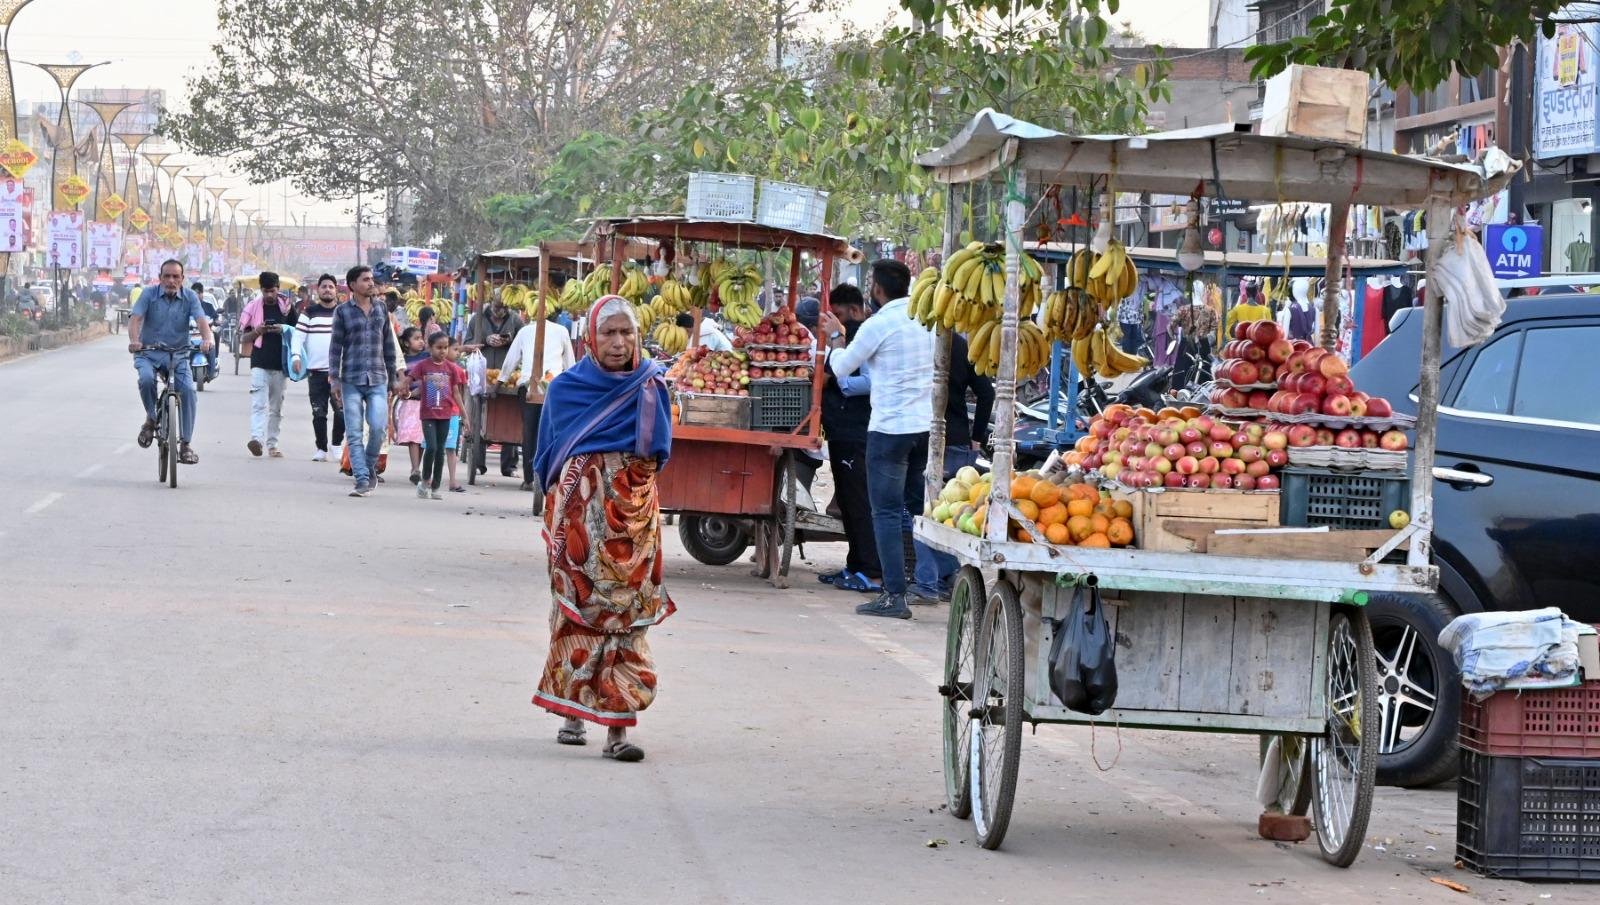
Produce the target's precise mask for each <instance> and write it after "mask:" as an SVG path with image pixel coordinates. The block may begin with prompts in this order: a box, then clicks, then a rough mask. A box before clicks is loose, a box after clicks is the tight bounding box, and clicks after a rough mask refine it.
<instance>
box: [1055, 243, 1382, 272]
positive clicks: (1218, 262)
mask: <svg viewBox="0 0 1600 905" xmlns="http://www.w3.org/2000/svg"><path fill="white" fill-rule="evenodd" d="M1024 246H1025V247H1026V248H1027V249H1028V253H1029V254H1031V255H1033V256H1034V258H1035V260H1038V261H1065V260H1066V259H1068V258H1070V257H1071V256H1072V254H1073V252H1076V251H1077V250H1078V249H1079V248H1082V247H1083V246H1082V245H1069V244H1067V243H1064V242H1050V243H1046V244H1043V245H1041V244H1040V243H1038V242H1026V243H1024ZM1128 257H1130V258H1132V259H1133V260H1134V263H1136V264H1138V265H1139V269H1140V270H1153V271H1160V272H1163V273H1171V274H1177V275H1181V274H1183V273H1184V272H1185V271H1184V269H1183V267H1182V266H1180V265H1179V264H1178V250H1177V249H1175V248H1130V249H1128ZM1224 263H1226V264H1227V268H1228V274H1229V275H1230V276H1260V277H1281V276H1283V274H1284V269H1285V267H1287V268H1288V271H1289V276H1292V277H1320V276H1323V275H1324V274H1325V273H1326V272H1327V269H1328V261H1327V259H1326V258H1314V257H1309V256H1307V255H1289V256H1288V257H1287V259H1285V256H1284V255H1281V254H1270V255H1265V254H1252V253H1247V252H1228V253H1226V254H1224V253H1223V252H1220V251H1207V252H1206V263H1205V266H1204V267H1202V268H1201V270H1203V271H1205V272H1207V273H1216V272H1219V271H1221V270H1222V268H1223V264H1224ZM1346 263H1347V264H1349V265H1350V270H1351V271H1352V272H1353V273H1354V274H1355V275H1356V276H1357V277H1371V276H1387V275H1389V274H1403V273H1405V272H1406V265H1405V264H1404V263H1402V262H1400V261H1386V260H1379V259H1374V258H1347V259H1346Z"/></svg>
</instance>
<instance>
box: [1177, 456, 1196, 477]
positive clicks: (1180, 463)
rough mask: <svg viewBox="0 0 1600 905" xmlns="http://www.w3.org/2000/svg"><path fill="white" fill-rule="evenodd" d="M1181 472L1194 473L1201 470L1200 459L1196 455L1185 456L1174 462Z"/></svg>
mask: <svg viewBox="0 0 1600 905" xmlns="http://www.w3.org/2000/svg"><path fill="white" fill-rule="evenodd" d="M1173 467H1174V468H1175V469H1176V470H1177V472H1178V473H1179V474H1186V475H1187V474H1194V473H1195V472H1197V471H1199V470H1200V460H1199V459H1197V458H1195V457H1194V456H1184V457H1182V458H1180V459H1178V460H1177V461H1176V462H1174V463H1173Z"/></svg>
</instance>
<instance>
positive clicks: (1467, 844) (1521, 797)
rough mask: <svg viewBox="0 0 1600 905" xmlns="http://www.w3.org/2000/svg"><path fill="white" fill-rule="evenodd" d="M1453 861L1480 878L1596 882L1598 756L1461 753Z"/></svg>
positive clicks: (1599, 867)
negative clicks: (1459, 862)
mask: <svg viewBox="0 0 1600 905" xmlns="http://www.w3.org/2000/svg"><path fill="white" fill-rule="evenodd" d="M1456 858H1457V859H1459V860H1460V861H1461V863H1462V864H1464V865H1466V866H1467V867H1469V868H1471V869H1472V870H1475V871H1477V872H1478V873H1480V874H1483V875H1484V876H1486V877H1503V878H1506V879H1513V880H1600V758H1553V757H1495V756H1493V755H1489V754H1479V753H1478V752H1476V751H1470V750H1467V749H1465V748H1463V749H1462V750H1461V780H1460V782H1459V783H1458V784H1457V786H1456Z"/></svg>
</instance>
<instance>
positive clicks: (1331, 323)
mask: <svg viewBox="0 0 1600 905" xmlns="http://www.w3.org/2000/svg"><path fill="white" fill-rule="evenodd" d="M1330 207H1331V208H1332V210H1330V211H1329V214H1328V268H1327V270H1326V271H1324V273H1323V277H1324V279H1323V287H1324V288H1323V290H1322V348H1324V349H1329V350H1331V349H1333V347H1334V346H1336V345H1338V343H1339V289H1340V288H1341V285H1342V282H1343V269H1344V239H1345V230H1346V229H1348V228H1349V225H1350V203H1349V202H1348V201H1345V202H1334V203H1333V204H1332V205H1330ZM1351 304H1352V308H1351V311H1352V312H1353V311H1355V310H1356V308H1355V307H1354V305H1355V301H1354V300H1352V301H1351Z"/></svg>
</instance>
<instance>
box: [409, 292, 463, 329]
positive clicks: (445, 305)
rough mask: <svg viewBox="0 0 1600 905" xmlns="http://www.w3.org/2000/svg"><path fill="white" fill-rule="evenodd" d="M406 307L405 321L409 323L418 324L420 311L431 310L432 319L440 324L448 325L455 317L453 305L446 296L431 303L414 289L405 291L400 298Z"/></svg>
mask: <svg viewBox="0 0 1600 905" xmlns="http://www.w3.org/2000/svg"><path fill="white" fill-rule="evenodd" d="M400 298H401V299H402V300H403V301H404V302H405V306H406V319H407V320H408V321H410V322H411V323H413V324H415V323H420V322H421V320H422V309H424V308H432V309H433V319H434V320H436V321H438V322H439V323H440V324H448V323H450V321H451V319H452V318H453V317H454V316H455V313H456V312H455V304H454V303H453V302H452V301H451V300H450V298H449V297H448V296H441V297H440V298H436V299H434V300H433V301H431V302H430V301H428V300H426V299H424V298H423V297H422V296H420V295H418V294H417V291H416V290H415V289H407V290H406V294H405V295H403V296H401V297H400Z"/></svg>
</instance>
